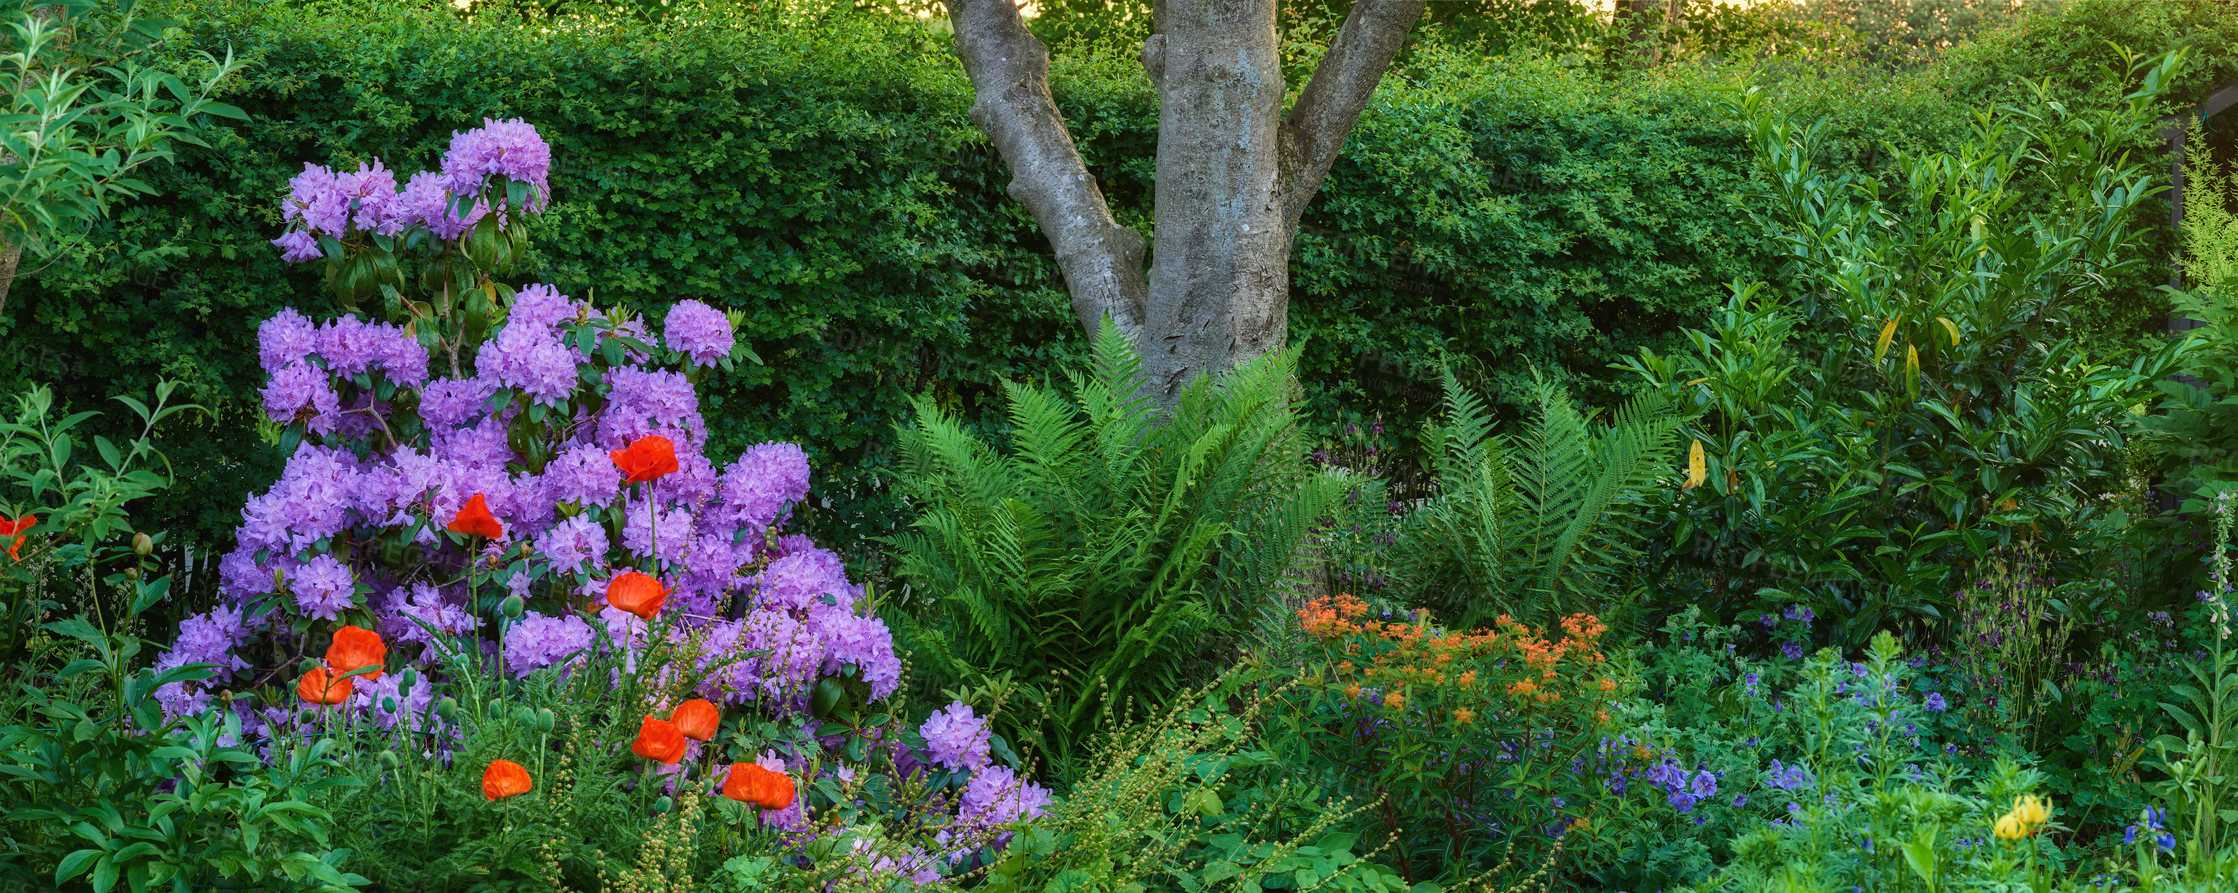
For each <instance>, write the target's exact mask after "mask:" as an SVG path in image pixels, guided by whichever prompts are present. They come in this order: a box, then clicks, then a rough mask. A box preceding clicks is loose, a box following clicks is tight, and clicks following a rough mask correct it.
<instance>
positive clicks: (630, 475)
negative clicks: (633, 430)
mask: <svg viewBox="0 0 2238 893" xmlns="http://www.w3.org/2000/svg"><path fill="white" fill-rule="evenodd" d="M607 455H608V456H610V457H612V458H613V459H614V466H615V467H616V468H620V469H621V470H622V475H623V481H622V483H625V484H635V483H639V482H642V481H649V480H652V479H654V478H657V477H660V476H661V475H664V474H668V473H669V472H672V471H675V470H676V468H677V465H676V444H674V443H670V442H669V440H668V438H666V437H662V436H660V435H658V434H647V435H645V436H644V437H640V438H638V439H637V441H636V442H635V443H632V444H630V445H629V449H626V450H614V451H613V452H610V453H607Z"/></svg>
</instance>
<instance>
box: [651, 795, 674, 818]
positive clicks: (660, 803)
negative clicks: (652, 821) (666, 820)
mask: <svg viewBox="0 0 2238 893" xmlns="http://www.w3.org/2000/svg"><path fill="white" fill-rule="evenodd" d="M675 805H676V801H675V800H673V799H671V798H668V797H662V798H660V799H659V800H655V801H653V814H654V815H667V814H668V811H669V809H671V808H673V807H674V806H675Z"/></svg>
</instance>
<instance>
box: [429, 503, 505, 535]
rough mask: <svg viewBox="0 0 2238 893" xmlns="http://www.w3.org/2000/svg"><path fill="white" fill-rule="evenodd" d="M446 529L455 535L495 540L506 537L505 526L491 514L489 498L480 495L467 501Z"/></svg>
mask: <svg viewBox="0 0 2238 893" xmlns="http://www.w3.org/2000/svg"><path fill="white" fill-rule="evenodd" d="M444 529H446V530H449V531H451V532H453V533H463V534H466V535H467V536H480V537H488V538H490V539H493V540H494V539H497V538H498V537H501V536H504V535H505V525H503V524H500V523H498V522H497V516H496V515H493V514H490V500H489V497H487V496H484V495H482V494H480V493H476V494H474V498H472V499H469V500H467V501H466V504H465V505H462V506H459V510H458V515H457V516H455V517H453V518H452V519H451V524H450V526H449V527H446V528H444Z"/></svg>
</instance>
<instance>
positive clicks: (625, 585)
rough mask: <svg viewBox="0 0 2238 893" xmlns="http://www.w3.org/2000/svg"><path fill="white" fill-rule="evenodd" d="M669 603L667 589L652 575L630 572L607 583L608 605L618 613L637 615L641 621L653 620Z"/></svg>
mask: <svg viewBox="0 0 2238 893" xmlns="http://www.w3.org/2000/svg"><path fill="white" fill-rule="evenodd" d="M667 602H668V589H667V587H664V586H662V585H661V581H659V580H655V579H653V578H652V576H651V575H648V574H641V573H638V572H636V571H630V572H629V573H626V574H621V575H618V576H616V577H615V578H614V579H612V580H608V581H606V603H607V604H608V605H611V606H613V608H614V609H615V610H617V611H627V612H629V613H631V614H635V615H637V619H639V620H651V619H653V615H655V614H658V613H660V612H661V605H663V604H666V603H667Z"/></svg>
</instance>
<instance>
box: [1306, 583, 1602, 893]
mask: <svg viewBox="0 0 2238 893" xmlns="http://www.w3.org/2000/svg"><path fill="white" fill-rule="evenodd" d="M1373 613H1374V612H1373V610H1372V609H1371V608H1370V607H1369V606H1368V605H1367V604H1366V603H1365V602H1363V601H1361V600H1359V599H1357V598H1354V597H1352V596H1350V595H1338V596H1335V597H1328V598H1318V599H1314V600H1313V601H1312V602H1310V603H1308V604H1307V605H1306V606H1305V607H1304V608H1303V609H1301V610H1299V611H1298V612H1297V616H1298V620H1299V625H1300V627H1301V629H1302V630H1303V632H1304V633H1305V634H1306V635H1307V636H1308V637H1310V638H1311V644H1310V646H1309V651H1308V653H1307V655H1306V656H1305V658H1304V660H1303V661H1302V669H1300V670H1298V671H1297V675H1298V676H1299V677H1300V678H1301V679H1302V680H1303V681H1301V682H1300V683H1299V684H1298V685H1296V686H1295V687H1294V688H1292V689H1291V690H1289V691H1288V692H1286V693H1285V694H1284V695H1283V697H1282V703H1281V704H1280V705H1279V707H1278V708H1277V709H1276V711H1275V715H1274V716H1273V717H1272V718H1270V720H1269V735H1270V736H1271V738H1272V739H1273V749H1274V750H1275V752H1276V753H1277V754H1278V755H1279V756H1280V758H1281V759H1283V760H1284V761H1285V764H1286V768H1287V769H1288V770H1290V771H1293V772H1297V773H1302V774H1304V775H1305V776H1307V777H1310V778H1312V779H1313V780H1314V781H1315V782H1317V783H1319V784H1321V785H1322V786H1323V787H1325V788H1327V789H1328V790H1330V791H1333V792H1336V793H1338V794H1341V795H1343V796H1348V797H1351V798H1352V799H1353V800H1354V802H1356V803H1361V804H1367V805H1368V809H1367V812H1366V815H1365V816H1364V817H1363V819H1362V822H1363V823H1364V824H1365V825H1366V826H1367V829H1366V830H1368V832H1369V833H1368V835H1367V836H1368V837H1369V839H1370V841H1371V842H1372V843H1376V844H1380V845H1383V846H1386V847H1388V850H1387V851H1386V852H1385V854H1384V855H1383V856H1381V858H1382V859H1383V861H1385V862H1388V863H1390V864H1392V865H1393V867H1395V868H1396V869H1398V871H1399V873H1400V874H1401V875H1402V876H1403V877H1405V878H1406V879H1407V880H1408V881H1409V882H1410V883H1412V882H1420V881H1425V880H1432V879H1438V878H1441V877H1443V878H1447V879H1458V878H1466V877H1469V876H1471V875H1476V874H1479V873H1501V872H1508V873H1511V874H1512V877H1511V878H1510V879H1511V880H1512V879H1515V878H1520V877H1522V876H1524V875H1526V874H1530V873H1532V872H1534V871H1537V870H1540V869H1542V868H1543V867H1544V866H1546V865H1548V864H1550V863H1553V862H1555V861H1556V860H1558V859H1559V857H1560V853H1561V850H1562V847H1563V846H1564V844H1565V843H1566V842H1569V843H1572V844H1573V845H1574V841H1570V840H1569V839H1570V838H1572V837H1575V836H1579V835H1580V834H1581V833H1590V831H1589V830H1588V829H1591V828H1593V827H1594V826H1595V825H1597V824H1598V823H1599V822H1600V821H1602V820H1603V819H1604V818H1605V814H1606V811H1607V808H1608V806H1609V804H1610V802H1611V801H1612V800H1613V799H1615V797H1616V795H1617V794H1618V793H1619V792H1620V791H1621V786H1617V787H1616V788H1614V789H1612V787H1611V785H1610V784H1609V780H1610V779H1611V778H1612V777H1621V776H1622V775H1623V773H1625V772H1626V771H1627V770H1628V769H1630V768H1631V767H1632V766H1633V764H1634V763H1635V761H1636V760H1637V759H1638V757H1637V755H1635V754H1633V753H1631V752H1629V751H1627V750H1624V749H1621V748H1617V747H1613V746H1612V741H1611V738H1612V736H1613V735H1614V728H1613V727H1612V726H1611V725H1610V724H1609V719H1610V718H1609V713H1608V708H1609V707H1610V705H1611V704H1612V703H1613V702H1614V701H1615V700H1616V698H1617V692H1618V689H1619V686H1618V683H1617V680H1616V679H1615V678H1614V676H1613V675H1612V674H1611V672H1610V667H1609V666H1608V664H1607V661H1606V659H1605V658H1604V657H1603V656H1602V655H1601V652H1600V647H1599V639H1600V637H1601V635H1602V633H1603V632H1605V630H1606V628H1605V627H1604V626H1603V625H1602V623H1601V622H1600V621H1599V620H1598V619H1596V618H1594V617H1592V616H1589V615H1583V614H1578V615H1572V616H1570V617H1568V618H1566V619H1564V620H1562V621H1561V632H1560V633H1559V634H1550V633H1541V632H1540V631H1538V630H1534V629H1532V628H1530V627H1527V626H1525V625H1523V624H1521V623H1517V622H1515V621H1513V620H1511V619H1508V618H1506V617H1501V618H1499V619H1498V621H1496V622H1495V624H1494V626H1493V628H1492V629H1491V630H1487V631H1479V632H1456V631H1449V630H1444V629H1440V628H1438V627H1436V626H1433V625H1432V624H1431V623H1430V620H1429V618H1428V617H1427V615H1424V614H1417V615H1416V616H1415V617H1414V618H1413V619H1410V620H1385V619H1377V618H1375V617H1372V616H1371V614H1373ZM1291 672H1292V670H1291V669H1290V668H1280V669H1275V670H1271V671H1270V678H1269V679H1268V680H1266V681H1267V682H1269V683H1270V684H1271V683H1273V682H1274V679H1273V678H1272V677H1273V676H1277V675H1279V676H1284V677H1287V676H1288V675H1290V673H1291Z"/></svg>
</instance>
